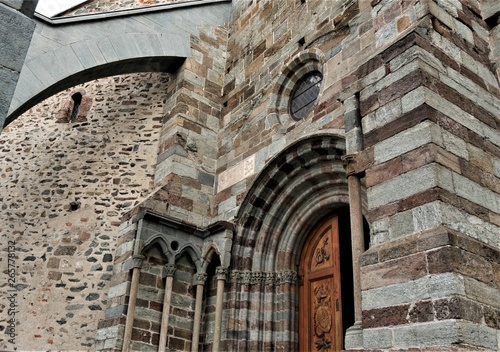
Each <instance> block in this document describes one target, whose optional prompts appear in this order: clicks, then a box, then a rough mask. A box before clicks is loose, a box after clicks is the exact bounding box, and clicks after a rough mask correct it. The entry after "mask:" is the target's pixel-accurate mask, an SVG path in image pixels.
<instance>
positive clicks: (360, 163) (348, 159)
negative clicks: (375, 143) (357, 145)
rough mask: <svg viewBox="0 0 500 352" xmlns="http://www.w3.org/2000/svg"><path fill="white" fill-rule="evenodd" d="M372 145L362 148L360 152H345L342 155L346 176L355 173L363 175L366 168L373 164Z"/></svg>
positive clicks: (359, 175)
mask: <svg viewBox="0 0 500 352" xmlns="http://www.w3.org/2000/svg"><path fill="white" fill-rule="evenodd" d="M373 158H374V156H373V147H369V148H366V149H363V150H362V151H360V152H357V153H353V154H347V155H344V156H343V157H342V161H343V162H344V168H345V170H346V174H347V176H352V175H356V176H358V177H363V176H364V173H365V171H366V170H367V169H369V168H371V167H372V166H373V163H374V161H373Z"/></svg>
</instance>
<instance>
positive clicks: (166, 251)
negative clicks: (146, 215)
mask: <svg viewBox="0 0 500 352" xmlns="http://www.w3.org/2000/svg"><path fill="white" fill-rule="evenodd" d="M155 246H158V247H159V248H160V249H161V251H162V253H163V255H164V256H165V258H166V259H167V262H168V263H170V264H173V263H175V254H174V253H173V252H172V251H171V250H170V244H169V243H168V242H167V241H166V240H165V236H163V235H162V234H155V235H153V236H151V237H150V238H148V239H147V240H146V241H145V242H144V245H143V246H142V248H141V250H140V252H141V253H142V254H146V253H147V252H148V251H149V250H150V249H152V248H153V247H155Z"/></svg>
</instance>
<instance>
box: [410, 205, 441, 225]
mask: <svg viewBox="0 0 500 352" xmlns="http://www.w3.org/2000/svg"><path fill="white" fill-rule="evenodd" d="M411 214H412V217H413V221H412V223H413V227H414V230H415V231H416V232H423V231H427V230H431V229H434V228H436V227H438V226H439V225H440V224H441V222H442V216H441V212H440V202H432V203H429V204H424V205H422V206H420V207H416V208H414V209H412V210H411Z"/></svg>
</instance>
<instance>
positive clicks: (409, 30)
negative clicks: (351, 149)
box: [216, 1, 500, 348]
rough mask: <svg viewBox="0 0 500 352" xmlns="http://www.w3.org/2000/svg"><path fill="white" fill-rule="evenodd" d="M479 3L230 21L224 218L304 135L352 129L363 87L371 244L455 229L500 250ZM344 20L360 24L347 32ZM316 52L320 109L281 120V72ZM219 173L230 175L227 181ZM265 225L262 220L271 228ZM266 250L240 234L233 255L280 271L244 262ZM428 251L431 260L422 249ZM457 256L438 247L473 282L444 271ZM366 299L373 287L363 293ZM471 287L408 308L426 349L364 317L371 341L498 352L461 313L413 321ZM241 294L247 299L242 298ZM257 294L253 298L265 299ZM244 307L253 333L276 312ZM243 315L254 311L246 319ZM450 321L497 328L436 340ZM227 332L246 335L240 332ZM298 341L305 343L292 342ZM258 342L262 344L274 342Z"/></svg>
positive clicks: (360, 6)
mask: <svg viewBox="0 0 500 352" xmlns="http://www.w3.org/2000/svg"><path fill="white" fill-rule="evenodd" d="M246 5H248V6H246ZM480 6H481V4H479V3H476V2H469V1H462V2H458V1H455V2H434V1H403V2H400V1H372V2H371V3H370V2H363V1H360V2H356V3H351V2H348V1H346V2H343V3H341V4H339V3H338V2H335V5H334V4H333V2H314V1H305V2H302V1H296V2H287V3H286V5H285V2H282V1H273V2H266V1H261V2H258V3H253V4H248V3H245V2H239V3H238V4H237V5H236V10H235V16H236V17H235V20H234V22H232V23H231V24H230V33H231V36H230V40H229V53H230V56H229V58H228V69H227V76H226V86H225V90H224V93H225V98H226V99H227V103H226V104H225V106H227V107H226V108H225V109H224V111H223V115H224V121H223V123H224V125H223V129H222V130H221V134H220V136H219V156H220V157H219V163H218V175H219V183H218V185H219V189H218V194H217V198H216V205H217V207H218V208H217V210H218V212H219V216H222V217H224V218H228V219H231V218H232V217H233V216H234V215H235V213H236V210H237V209H238V207H239V206H240V204H241V202H243V200H244V199H246V198H245V197H246V192H247V190H249V189H251V188H250V187H252V185H253V187H256V186H255V182H260V181H258V180H259V179H258V178H257V179H256V177H257V175H259V171H261V170H262V169H263V168H264V165H266V162H269V160H271V158H272V157H273V156H274V155H276V153H277V152H279V151H280V150H283V148H285V147H286V146H287V145H289V144H290V143H291V142H292V141H295V140H297V139H298V138H304V136H307V135H310V134H313V133H320V132H322V131H324V132H331V131H335V132H336V130H335V129H336V128H343V127H344V125H343V112H342V106H341V105H339V104H338V103H337V98H340V100H343V99H344V98H347V97H349V96H350V95H354V94H356V93H359V100H360V114H361V117H362V130H363V139H364V151H363V152H362V153H361V154H360V155H359V158H358V161H359V163H360V165H359V168H358V171H359V172H360V175H361V177H362V183H363V186H364V187H365V188H366V201H367V203H366V208H365V216H366V218H367V220H368V222H369V223H370V225H371V232H372V235H371V245H377V244H379V246H380V247H376V248H380V250H383V248H385V247H384V244H386V245H387V246H391V245H392V242H393V241H395V240H397V239H399V238H402V237H407V236H412V235H415V234H418V233H422V232H425V231H434V230H435V229H437V228H440V226H443V225H444V226H445V227H446V228H448V229H449V231H457V233H458V234H461V235H460V236H463V235H465V236H468V238H474V239H477V240H479V241H481V242H482V243H484V244H488V245H491V246H492V248H500V242H499V238H498V236H497V235H496V234H497V233H499V232H500V229H499V225H500V224H499V223H498V214H499V212H500V208H499V203H498V199H499V189H498V186H497V185H498V184H500V182H499V181H500V179H499V178H498V177H499V174H498V170H497V167H496V166H495V165H497V164H498V155H500V150H499V147H500V141H499V140H498V116H500V111H499V109H498V108H499V106H498V98H499V90H498V80H497V77H496V72H495V69H494V67H493V66H492V64H491V62H490V61H489V60H488V57H489V56H490V53H491V52H492V47H494V45H493V46H491V45H490V44H489V43H490V39H491V31H490V30H491V28H490V27H489V24H487V23H486V22H485V18H484V17H482V16H481V8H480ZM313 12H314V15H312V13H313ZM353 18H355V20H352V19H353ZM349 21H350V22H349ZM346 23H349V27H346V26H344V25H345V24H346ZM313 48H319V49H321V53H320V54H317V53H315V54H313V56H314V57H315V59H316V60H317V61H318V62H322V63H323V62H324V66H323V68H322V72H323V75H324V81H323V83H322V88H321V93H320V97H319V102H318V103H317V105H316V107H315V109H314V110H313V113H312V114H311V116H310V117H309V118H306V119H305V121H299V122H293V121H292V122H290V121H289V120H283V117H282V116H278V118H277V119H276V118H275V117H273V116H270V115H269V109H268V107H269V106H270V105H271V106H272V105H273V104H275V101H274V100H275V99H279V98H280V97H279V96H276V92H278V93H279V92H281V91H286V90H287V89H283V90H280V89H276V88H274V87H273V84H277V83H278V84H279V82H286V80H282V79H281V78H280V77H281V75H283V74H284V72H286V69H287V67H291V65H290V63H293V62H294V60H297V58H299V60H300V57H301V56H302V54H301V52H302V53H305V52H308V53H313V52H314V50H313ZM323 55H324V56H323ZM273 112H274V111H273ZM278 115H279V110H278ZM270 117H271V119H270ZM280 118H281V119H280ZM270 122H271V123H270ZM340 134H343V133H342V132H341V133H340ZM348 143H349V142H348ZM225 173H228V174H229V175H226V174H225ZM287 174H288V172H287ZM221 176H224V179H223V180H222V182H221V179H220V178H221ZM260 177H262V176H260ZM277 185H278V183H275V184H273V185H272V186H271V187H270V189H269V192H273V193H275V192H278V190H277V189H276V187H277ZM264 199H265V198H263V199H262V198H261V199H259V198H256V199H251V200H249V201H250V202H251V203H252V202H253V203H255V204H256V206H259V207H261V208H262V209H263V210H264V211H269V209H271V207H272V203H266V201H265V200H264ZM287 200H288V199H287ZM257 204H258V205H257ZM280 215H282V216H283V214H280ZM264 218H265V216H264ZM282 221H283V220H282ZM238 223H239V224H241V226H242V231H243V233H246V232H245V231H246V230H247V229H252V230H250V233H252V231H259V229H260V226H261V225H262V224H260V223H259V222H258V221H256V219H252V221H249V215H248V214H247V213H242V218H241V219H238ZM269 225H272V226H274V223H272V222H270V223H269ZM267 230H268V229H267V228H266V227H265V225H264V230H260V231H267ZM447 231H448V230H447ZM254 245H255V243H254V242H252V241H251V240H249V239H246V241H245V240H243V241H242V242H240V241H239V240H238V237H237V238H236V241H235V253H233V257H234V258H235V265H236V266H238V265H240V266H241V265H248V268H250V267H251V266H253V265H255V264H253V265H251V264H250V263H252V262H253V263H255V262H257V263H260V264H259V265H266V264H265V263H268V260H269V258H266V259H267V260H266V259H264V258H260V257H257V258H256V257H253V258H252V259H253V261H252V259H250V258H249V259H248V262H246V261H243V258H238V254H237V253H239V251H240V250H242V249H241V248H242V247H244V246H248V251H247V252H246V253H253V252H252V249H250V248H251V247H253V246H254ZM242 252H244V251H243V250H242ZM419 255H420V256H421V258H426V257H425V255H426V254H424V253H419ZM286 258H287V257H286ZM421 258H420V259H421ZM446 258H447V256H446V253H444V252H443V251H440V250H434V252H433V260H435V261H436V262H437V263H439V262H440V261H442V262H441V270H444V269H443V268H446V270H445V272H446V274H445V276H446V277H448V276H450V277H451V278H453V279H455V278H458V280H462V279H463V277H464V276H467V275H470V273H468V274H467V275H466V274H465V273H464V272H463V271H460V270H458V269H457V268H455V267H453V266H449V265H448V264H446V263H447V260H446ZM494 258H495V256H493V257H492V259H491V261H492V262H493V263H495V264H492V263H491V262H490V264H488V265H490V266H491V265H497V261H496V260H495V259H494ZM394 259H396V258H394ZM399 259H400V260H401V263H399V264H395V265H397V267H398V268H399V267H401V266H404V262H405V261H408V262H412V260H413V259H415V265H417V266H418V265H419V263H420V264H422V263H421V262H419V261H418V260H417V259H418V258H416V257H412V258H406V257H405V256H403V255H402V258H399ZM478 260H479V259H478ZM412 263H413V262H412ZM363 270H364V271H363V280H366V281H367V282H371V280H372V277H374V279H373V280H374V281H377V280H378V281H379V282H384V279H383V274H381V273H378V272H376V270H375V269H372V268H371V267H367V268H364V269H363ZM419 270H421V271H418V270H417V273H418V275H421V276H422V277H425V278H426V279H425V280H431V279H430V278H431V277H432V276H433V274H434V273H431V272H429V271H427V269H426V267H425V266H424V267H422V268H420V267H419ZM442 273H443V272H442ZM447 275H448V276H447ZM402 277H404V279H402V280H403V281H405V282H407V284H408V285H410V283H411V282H413V281H411V280H416V278H414V277H413V276H412V275H409V276H405V275H402ZM426 283H427V284H428V285H430V286H432V283H430V282H426ZM424 285H425V284H424ZM489 285H491V282H490V283H489ZM381 286H383V287H381V288H380V291H381V292H383V293H381V294H380V296H377V299H378V302H379V304H381V305H382V306H384V307H385V308H384V309H388V310H391V309H393V308H394V307H393V306H392V303H391V302H389V300H384V295H387V297H390V296H391V289H392V288H391V287H385V286H384V285H382V284H381ZM363 287H364V288H363V289H364V290H365V291H368V292H370V291H369V290H367V289H366V287H365V286H363ZM481 287H482V288H483V289H484V292H489V294H492V295H493V296H494V297H496V295H498V287H497V286H495V285H493V286H490V287H487V286H484V287H483V286H481ZM414 289H415V290H417V288H414ZM409 290H411V289H409ZM368 292H364V296H365V295H367V294H368ZM460 292H462V291H460V290H459V288H458V287H457V289H456V291H454V293H453V294H452V297H450V296H447V295H442V294H441V293H439V292H432V293H428V295H427V296H426V297H425V299H421V300H419V299H420V298H414V300H410V301H409V302H408V307H406V308H408V309H407V310H406V313H407V315H408V316H407V315H404V314H403V313H401V316H403V315H404V318H405V319H407V320H405V324H410V323H411V327H410V328H409V329H410V330H411V331H410V330H405V332H404V333H403V332H402V334H403V335H404V334H417V336H424V337H422V338H419V339H418V341H417V340H411V339H410V338H409V337H408V336H407V337H408V338H405V337H401V338H399V337H398V339H396V340H395V341H394V340H392V337H393V336H396V335H395V334H396V332H395V330H391V329H385V330H381V329H380V326H377V328H378V330H376V331H375V330H373V329H374V326H370V325H369V324H367V322H366V320H365V321H364V322H363V323H364V324H365V328H366V330H365V331H366V337H365V340H364V341H365V346H364V347H365V348H382V347H383V348H388V347H397V348H407V347H410V346H414V345H419V344H422V345H440V344H444V345H446V344H449V343H452V342H450V341H452V340H453V341H455V342H453V343H456V341H458V340H460V341H462V340H461V339H463V341H467V342H464V343H465V344H472V345H474V346H478V347H482V348H492V346H494V345H495V343H497V339H498V338H497V336H496V333H495V329H496V328H495V327H494V326H492V325H491V324H490V325H489V326H485V327H484V329H483V327H477V326H475V325H474V326H472V325H470V324H469V323H464V325H463V326H462V325H460V324H458V325H454V324H455V323H454V321H453V319H455V318H456V317H457V316H458V315H460V313H457V314H458V315H457V314H455V315H454V316H453V317H451V316H450V315H439V314H437V313H435V312H434V311H432V309H431V313H429V314H430V315H432V316H433V317H435V316H438V318H436V320H443V322H439V324H442V325H439V324H437V325H432V326H431V325H429V326H427V325H425V324H423V322H428V321H430V320H429V319H430V317H427V318H425V317H420V318H419V317H418V314H417V313H415V309H417V308H414V307H420V306H422V307H427V306H428V305H429V300H432V299H434V297H435V298H436V299H438V300H447V301H448V302H455V298H454V297H455V296H454V295H460ZM249 297H251V296H249ZM255 297H257V296H255ZM241 299H242V300H243V301H246V299H245V298H244V297H241ZM248 299H249V303H250V301H251V300H252V301H253V299H251V298H248ZM256 299H257V300H258V298H256ZM460 299H463V300H465V301H467V303H463V304H466V305H472V306H476V305H478V306H480V307H481V309H482V310H483V311H486V310H488V311H494V312H496V310H495V309H497V308H496V306H495V304H494V303H493V302H492V301H491V300H486V302H484V300H483V301H480V302H478V300H479V298H477V297H475V296H474V295H472V296H468V297H467V298H462V297H460V298H458V300H459V301H460ZM469 301H470V302H469ZM457 302H458V301H457ZM460 302H462V301H460ZM460 302H459V303H457V306H461V305H463V304H462V303H460ZM235 304H240V305H241V304H242V303H241V302H236V303H235ZM426 305H427V306H426ZM485 305H486V306H487V307H486V306H485ZM363 308H364V309H365V310H366V311H367V312H368V313H369V312H371V311H370V309H371V308H370V307H369V306H366V307H365V305H363ZM396 308H400V307H399V306H398V307H396ZM396 308H394V309H396ZM245 309H248V311H249V313H248V315H246V318H243V319H241V320H237V324H239V325H241V326H246V328H247V329H251V328H249V326H252V327H253V326H259V323H260V320H259V319H261V318H258V317H256V316H255V315H253V314H254V312H255V311H259V312H260V313H259V314H261V315H260V317H262V315H264V316H265V314H266V311H265V309H264V310H262V308H257V307H254V308H248V307H245ZM377 309H378V307H377ZM411 309H413V311H412V310H411ZM433 309H434V308H433ZM439 309H440V308H439ZM422 310H424V311H426V310H425V309H424V308H422ZM367 312H365V313H367ZM408 312H409V313H408ZM368 313H367V314H368ZM424 313H425V312H424ZM424 313H422V314H424ZM387 314H389V313H387ZM387 314H385V315H384V317H385V316H387ZM495 314H496V313H493V315H495ZM238 315H240V316H242V313H241V312H240V313H236V316H238ZM243 316H245V315H244V314H243ZM415 316H417V317H415ZM250 317H251V318H250ZM245 319H246V320H245ZM419 319H420V320H419ZM425 319H428V320H427V321H426V320H425ZM433 319H434V318H433ZM461 319H466V320H467V315H466V314H465V315H464V314H462V316H461ZM469 320H470V319H469ZM473 321H474V322H477V320H473ZM420 323H422V324H420ZM242 324H243V325H242ZM245 324H246V325H245ZM379 324H382V325H383V324H386V326H390V325H391V323H390V322H389V321H388V320H387V319H384V318H381V319H379ZM438 325H439V326H440V327H439V329H441V327H444V328H443V329H444V330H440V331H441V332H444V331H446V329H447V328H450V329H452V330H453V331H458V330H460V331H462V330H464V331H465V330H467V331H469V332H471V331H473V330H474V329H476V328H477V329H478V331H482V333H484V334H485V335H484V337H485V339H484V342H482V341H481V338H475V337H474V333H472V332H471V333H468V332H464V333H463V336H462V335H460V334H462V333H457V334H458V335H453V334H450V336H449V337H448V340H449V341H448V340H446V339H445V340H446V341H445V340H442V341H441V342H440V340H439V337H438V335H439V333H437V334H436V335H435V336H434V337H432V336H430V337H429V338H428V339H426V338H425V331H428V329H432V327H433V326H438ZM493 325H494V324H493ZM281 329H284V330H281ZM286 329H287V327H284V326H281V327H278V326H275V327H274V328H272V329H271V331H272V333H276V334H281V333H282V335H280V336H286V333H287V331H286ZM457 329H458V330H457ZM378 333H384V334H385V333H387V334H389V335H390V338H389V337H388V340H387V341H390V345H387V346H386V345H384V346H378V345H377V344H376V343H375V342H372V341H374V339H376V338H375V336H376V334H378ZM255 334H256V335H252V332H250V335H251V336H253V338H251V340H252V341H255V339H257V340H259V341H263V340H260V339H261V338H262V337H260V336H259V335H258V332H257V331H255ZM401 336H402V335H401ZM228 338H229V339H239V338H241V339H244V337H242V336H239V335H238V334H236V333H235V332H233V331H231V335H228ZM287 338H288V337H287ZM287 338H285V340H286V339H287ZM263 339H264V340H265V338H263ZM290 339H292V340H293V335H292V337H290ZM405 339H406V342H404V341H405ZM410 340H411V341H410ZM287 341H289V340H287ZM405 343H406V344H405ZM234 346H236V345H234ZM245 346H246V345H245ZM252 346H253V345H252ZM258 346H259V347H260V348H264V347H263V346H264V345H258ZM287 346H289V345H287ZM292 346H293V344H292ZM235 348H236V347H235Z"/></svg>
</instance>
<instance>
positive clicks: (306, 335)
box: [299, 216, 342, 351]
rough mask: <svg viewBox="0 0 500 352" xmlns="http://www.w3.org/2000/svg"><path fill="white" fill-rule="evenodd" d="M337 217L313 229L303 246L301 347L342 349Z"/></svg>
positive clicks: (300, 315)
mask: <svg viewBox="0 0 500 352" xmlns="http://www.w3.org/2000/svg"><path fill="white" fill-rule="evenodd" d="M338 248H339V247H338V222H337V217H336V216H335V217H333V218H331V219H329V220H328V221H327V222H325V223H324V224H322V225H321V226H319V227H318V228H317V229H316V230H315V231H313V232H312V233H311V235H310V237H309V238H308V240H307V241H306V245H305V246H304V249H303V252H302V255H301V261H300V266H299V273H300V275H301V279H302V280H301V283H302V286H301V287H300V289H299V302H300V303H299V321H300V323H299V329H300V331H299V346H300V350H301V351H340V350H341V349H342V311H341V307H342V304H341V303H342V302H341V295H340V263H339V253H338Z"/></svg>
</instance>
